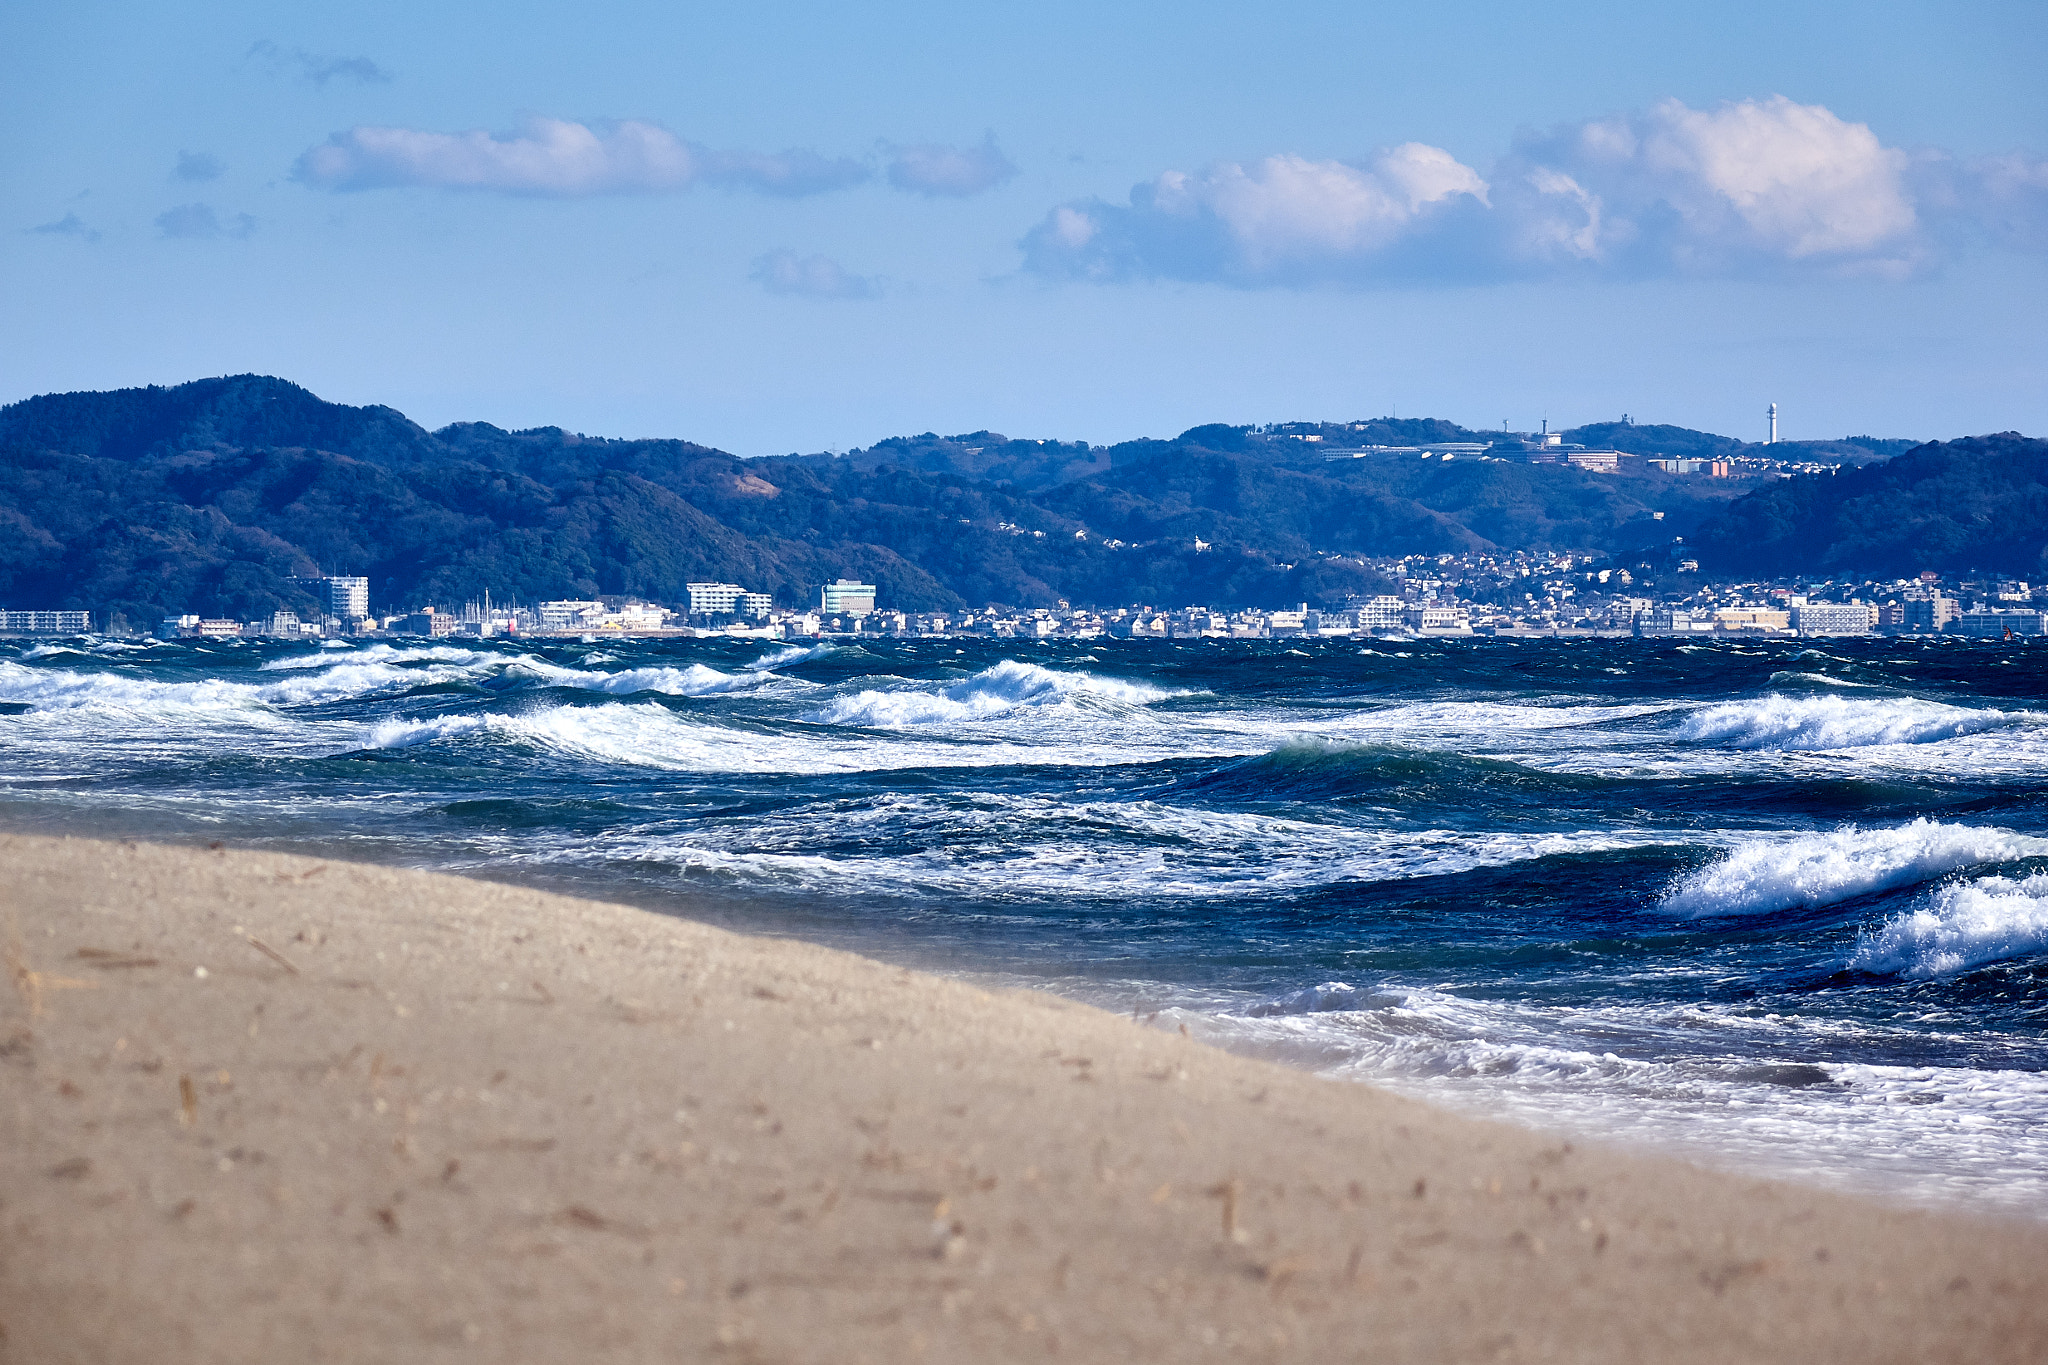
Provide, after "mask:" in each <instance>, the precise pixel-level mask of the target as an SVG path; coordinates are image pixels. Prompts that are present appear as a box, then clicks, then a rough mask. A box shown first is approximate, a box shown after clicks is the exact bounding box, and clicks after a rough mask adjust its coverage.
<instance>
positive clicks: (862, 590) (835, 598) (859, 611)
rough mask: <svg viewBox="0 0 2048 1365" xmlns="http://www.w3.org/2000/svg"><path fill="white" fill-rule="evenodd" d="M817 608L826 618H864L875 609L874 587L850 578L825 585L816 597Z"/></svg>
mask: <svg viewBox="0 0 2048 1365" xmlns="http://www.w3.org/2000/svg"><path fill="white" fill-rule="evenodd" d="M818 606H819V608H820V610H822V611H823V612H824V613H825V614H826V615H827V616H838V615H842V614H843V615H848V616H865V615H867V614H868V613H869V612H871V611H873V610H874V609H875V585H874V584H872V583H856V582H855V581H854V580H853V579H851V578H842V579H840V580H838V581H837V582H834V583H827V584H826V585H825V587H824V590H823V591H822V592H821V593H819V595H818Z"/></svg>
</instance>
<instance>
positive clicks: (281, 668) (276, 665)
mask: <svg viewBox="0 0 2048 1365" xmlns="http://www.w3.org/2000/svg"><path fill="white" fill-rule="evenodd" d="M498 657H499V656H497V655H494V654H485V653H480V652H479V651H477V650H473V649H456V648H453V647H451V646H449V645H427V646H418V647H409V646H400V647H397V648H394V647H392V646H391V645H370V646H367V647H366V648H363V649H356V650H351V651H349V652H348V653H347V654H335V653H329V652H327V651H326V650H325V648H324V647H323V649H322V650H320V651H318V652H315V653H312V654H288V655H286V656H285V657H283V658H281V659H270V660H267V661H265V662H264V663H263V664H262V666H261V668H262V671H263V672H265V673H287V672H291V671H293V670H295V669H306V668H333V667H335V666H336V665H339V664H417V663H443V664H473V663H479V662H483V661H489V660H495V659H497V658H498Z"/></svg>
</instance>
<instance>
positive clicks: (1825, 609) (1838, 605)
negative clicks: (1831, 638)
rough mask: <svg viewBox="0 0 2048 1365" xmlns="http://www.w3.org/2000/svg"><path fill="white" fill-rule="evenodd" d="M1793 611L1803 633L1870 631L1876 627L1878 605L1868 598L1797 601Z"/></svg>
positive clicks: (1825, 633)
mask: <svg viewBox="0 0 2048 1365" xmlns="http://www.w3.org/2000/svg"><path fill="white" fill-rule="evenodd" d="M1790 614H1791V617H1792V629H1794V630H1796V631H1798V632H1799V633H1800V634H1801V635H1868V634H1870V633H1871V631H1872V630H1874V629H1876V627H1877V608H1876V607H1873V606H1871V605H1870V604H1868V603H1866V602H1795V603H1793V604H1792V606H1791V613H1790Z"/></svg>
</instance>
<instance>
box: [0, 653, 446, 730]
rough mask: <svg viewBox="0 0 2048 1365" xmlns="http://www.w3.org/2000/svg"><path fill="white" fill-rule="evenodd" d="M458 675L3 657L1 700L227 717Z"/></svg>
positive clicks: (365, 666) (379, 666)
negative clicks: (193, 676)
mask: <svg viewBox="0 0 2048 1365" xmlns="http://www.w3.org/2000/svg"><path fill="white" fill-rule="evenodd" d="M459 676H461V670H460V669H456V668H451V667H447V666H441V667H437V668H426V669H419V668H402V667H398V666H396V665H393V664H389V663H339V664H336V665H334V666H333V667H331V668H325V669H322V670H321V671H319V672H317V673H311V672H309V673H305V674H301V675H293V676H287V677H284V678H280V679H279V680H278V681H276V682H271V683H243V682H228V681H225V680H222V679H218V678H208V679H203V680H200V681H197V682H160V681H157V680H155V679H151V678H137V677H133V676H131V675H129V674H125V673H115V672H109V673H82V672H77V671H74V670H71V669H48V668H25V667H23V666H22V665H20V664H17V663H11V662H7V661H0V701H11V702H20V703H25V704H27V705H29V706H33V707H35V708H36V709H37V710H76V711H101V712H108V713H119V714H124V715H140V716H147V715H152V714H155V715H160V716H161V715H165V714H167V713H169V712H172V711H177V712H190V711H194V710H197V711H201V712H210V713H213V714H214V715H216V716H218V717H220V718H223V719H230V718H233V717H234V716H236V715H237V714H242V715H244V716H246V713H248V712H251V711H258V710H264V709H267V708H271V707H277V706H303V705H317V704H321V703H325V702H333V701H343V700H347V699H349V698H352V697H364V696H371V695H374V694H376V693H379V692H387V691H393V690H400V691H402V690H405V689H407V688H412V687H418V686H420V685H421V684H422V683H431V682H440V681H446V680H448V679H450V678H454V677H459Z"/></svg>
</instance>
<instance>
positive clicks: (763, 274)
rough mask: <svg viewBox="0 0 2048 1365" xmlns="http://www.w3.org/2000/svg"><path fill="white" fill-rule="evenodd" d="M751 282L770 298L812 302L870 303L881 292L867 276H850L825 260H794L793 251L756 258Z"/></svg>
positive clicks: (827, 257)
mask: <svg viewBox="0 0 2048 1365" xmlns="http://www.w3.org/2000/svg"><path fill="white" fill-rule="evenodd" d="M751 278H752V279H753V280H754V281H755V282H756V283H758V284H759V285H760V286H761V287H762V288H763V289H766V290H767V291H768V292H769V293H771V294H792V295H797V296H800V297H803V298H812V299H872V298H875V297H878V296H879V295H880V294H881V292H882V282H881V281H880V280H879V279H876V278H875V277H873V276H871V275H855V274H852V273H851V272H849V271H848V270H847V269H846V268H845V267H843V266H841V265H840V264H839V262H837V261H835V260H833V259H832V258H831V257H829V256H798V255H797V254H796V253H795V252H794V251H771V252H769V253H768V254H767V255H765V256H761V257H758V258H756V259H755V261H754V268H753V270H752V272H751Z"/></svg>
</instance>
